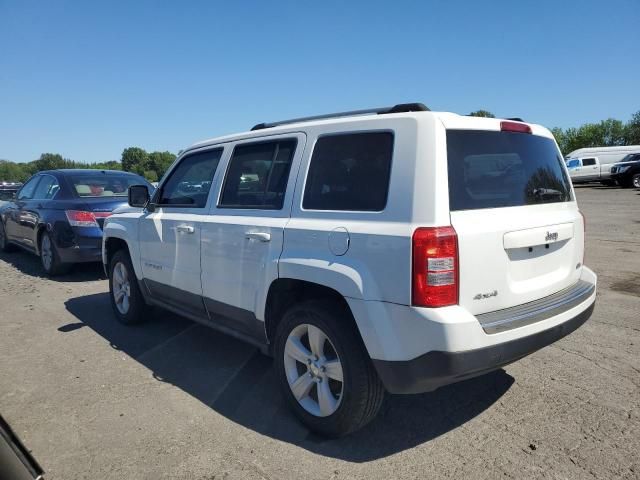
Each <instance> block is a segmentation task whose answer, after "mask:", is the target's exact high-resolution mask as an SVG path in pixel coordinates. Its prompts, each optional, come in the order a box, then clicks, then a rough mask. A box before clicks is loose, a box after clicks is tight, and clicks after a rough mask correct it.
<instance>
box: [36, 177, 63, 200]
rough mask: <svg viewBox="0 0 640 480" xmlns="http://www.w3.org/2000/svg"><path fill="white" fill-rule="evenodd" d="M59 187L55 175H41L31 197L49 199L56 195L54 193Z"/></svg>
mask: <svg viewBox="0 0 640 480" xmlns="http://www.w3.org/2000/svg"><path fill="white" fill-rule="evenodd" d="M59 189H60V186H59V185H58V181H57V180H56V178H55V177H52V176H51V175H43V176H42V180H40V183H39V184H38V187H37V188H36V190H35V193H34V194H33V198H34V199H36V200H50V199H52V198H53V197H54V196H55V195H56V193H58V190H59Z"/></svg>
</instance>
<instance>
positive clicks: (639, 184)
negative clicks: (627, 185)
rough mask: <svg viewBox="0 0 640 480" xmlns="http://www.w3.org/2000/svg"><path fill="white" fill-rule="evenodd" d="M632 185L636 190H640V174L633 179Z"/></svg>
mask: <svg viewBox="0 0 640 480" xmlns="http://www.w3.org/2000/svg"><path fill="white" fill-rule="evenodd" d="M631 185H633V187H634V188H640V173H636V174H635V175H634V176H633V177H631Z"/></svg>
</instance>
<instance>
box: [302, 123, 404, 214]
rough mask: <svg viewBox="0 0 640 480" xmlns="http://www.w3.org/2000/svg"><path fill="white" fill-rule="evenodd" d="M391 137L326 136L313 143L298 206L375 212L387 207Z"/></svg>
mask: <svg viewBox="0 0 640 480" xmlns="http://www.w3.org/2000/svg"><path fill="white" fill-rule="evenodd" d="M392 154H393V134H392V133H390V132H370V133H350V134H340V135H327V136H324V137H320V138H319V139H318V141H317V142H316V146H315V149H314V151H313V156H312V157H311V165H310V166H309V173H308V175H307V183H306V187H305V190H304V199H303V201H302V207H303V208H305V209H308V210H349V211H365V212H379V211H381V210H384V208H385V207H386V205H387V194H388V193H389V177H390V175H391V157H392Z"/></svg>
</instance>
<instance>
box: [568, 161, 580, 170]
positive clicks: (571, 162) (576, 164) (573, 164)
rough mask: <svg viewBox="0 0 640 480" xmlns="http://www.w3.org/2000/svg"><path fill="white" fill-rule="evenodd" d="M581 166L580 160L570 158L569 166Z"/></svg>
mask: <svg viewBox="0 0 640 480" xmlns="http://www.w3.org/2000/svg"><path fill="white" fill-rule="evenodd" d="M579 166H580V160H569V162H568V163H567V168H575V167H579Z"/></svg>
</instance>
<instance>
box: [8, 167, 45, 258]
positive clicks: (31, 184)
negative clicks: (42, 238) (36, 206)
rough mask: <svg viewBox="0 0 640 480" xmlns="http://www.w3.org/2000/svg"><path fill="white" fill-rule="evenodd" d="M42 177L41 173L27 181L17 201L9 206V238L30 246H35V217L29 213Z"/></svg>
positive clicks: (19, 192)
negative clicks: (33, 238) (33, 225)
mask: <svg viewBox="0 0 640 480" xmlns="http://www.w3.org/2000/svg"><path fill="white" fill-rule="evenodd" d="M41 178H42V176H41V175H35V176H33V177H31V178H30V179H29V181H28V182H27V183H25V184H24V185H23V186H22V188H21V189H20V190H19V191H18V193H17V195H16V199H15V201H14V202H13V203H12V204H11V206H10V207H9V208H8V211H7V216H6V223H5V231H6V234H7V239H9V240H11V241H14V242H16V243H20V244H21V245H24V246H26V247H29V248H35V245H34V243H33V240H32V235H31V233H32V231H33V228H32V227H31V224H32V223H33V221H34V220H33V218H31V217H32V216H31V215H30V214H29V209H30V206H31V205H30V202H32V201H33V200H32V199H33V196H34V194H35V190H36V186H37V185H38V182H39V181H40V179H41Z"/></svg>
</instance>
